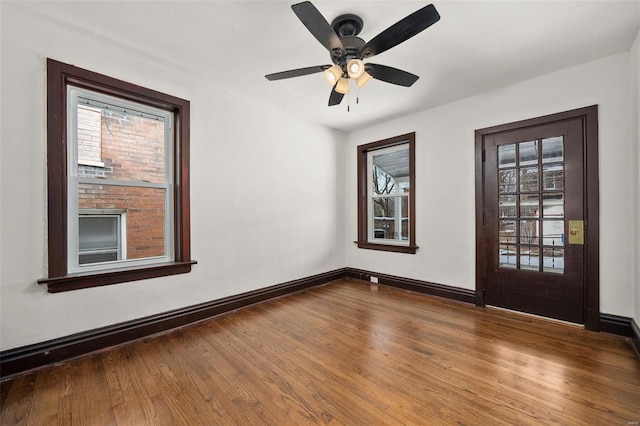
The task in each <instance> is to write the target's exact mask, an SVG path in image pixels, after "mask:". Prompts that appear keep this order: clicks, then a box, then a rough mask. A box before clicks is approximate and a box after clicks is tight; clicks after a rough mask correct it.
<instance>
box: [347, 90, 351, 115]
mask: <svg viewBox="0 0 640 426" xmlns="http://www.w3.org/2000/svg"><path fill="white" fill-rule="evenodd" d="M349 111H351V93H347V112H349Z"/></svg>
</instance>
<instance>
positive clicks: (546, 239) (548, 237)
mask: <svg viewBox="0 0 640 426" xmlns="http://www.w3.org/2000/svg"><path fill="white" fill-rule="evenodd" d="M542 244H544V245H545V246H551V247H563V246H564V220H545V221H543V222H542Z"/></svg>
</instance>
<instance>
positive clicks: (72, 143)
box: [39, 59, 196, 292]
mask: <svg viewBox="0 0 640 426" xmlns="http://www.w3.org/2000/svg"><path fill="white" fill-rule="evenodd" d="M189 110H190V105H189V101H186V100H183V99H179V98H176V97H173V96H170V95H166V94H164V93H160V92H156V91H154V90H151V89H146V88H144V87H140V86H137V85H135V84H131V83H127V82H124V81H121V80H116V79H114V78H111V77H107V76H104V75H101V74H97V73H94V72H91V71H88V70H84V69H81V68H77V67H75V66H72V65H67V64H63V63H60V62H57V61H54V60H51V59H49V60H48V61H47V179H48V244H49V257H48V260H49V263H48V269H49V274H48V278H43V279H41V280H39V282H40V283H45V284H47V286H48V289H49V291H50V292H58V291H66V290H74V289H78V288H85V287H94V286H99V285H108V284H115V283H121V282H126V281H135V280H140V279H146V278H154V277H161V276H166V275H173V274H180V273H186V272H189V271H191V265H192V264H194V263H196V262H195V261H193V260H191V258H190V230H189V228H190V226H189V224H190V219H189Z"/></svg>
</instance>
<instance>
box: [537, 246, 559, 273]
mask: <svg viewBox="0 0 640 426" xmlns="http://www.w3.org/2000/svg"><path fill="white" fill-rule="evenodd" d="M542 262H543V266H542V270H543V271H544V272H555V273H560V274H561V273H563V272H564V249H561V248H545V249H544V253H543V258H542Z"/></svg>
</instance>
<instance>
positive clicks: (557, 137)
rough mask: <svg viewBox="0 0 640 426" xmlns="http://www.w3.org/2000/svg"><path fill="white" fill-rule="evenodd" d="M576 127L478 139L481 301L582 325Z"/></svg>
mask: <svg viewBox="0 0 640 426" xmlns="http://www.w3.org/2000/svg"><path fill="white" fill-rule="evenodd" d="M583 140H584V134H583V122H582V120H581V119H571V120H565V121H559V122H554V123H550V124H542V125H537V126H533V127H526V128H521V129H515V130H511V131H505V132H501V133H496V134H492V135H487V136H485V137H484V140H483V145H484V154H483V157H484V159H483V161H484V167H483V174H484V175H483V193H484V203H483V209H484V212H483V222H484V224H483V226H484V236H485V238H484V250H485V265H484V273H485V279H484V286H485V288H484V302H485V303H486V304H488V305H494V306H500V307H504V308H508V309H514V310H518V311H523V312H529V313H533V314H537V315H542V316H546V317H551V318H557V319H561V320H565V321H570V322H575V323H584V320H585V319H584V303H585V284H584V283H585V280H584V265H585V260H584V259H585V258H584V255H585V250H584V226H583V225H584V222H583V220H584V205H585V204H584V181H583V179H584V170H583V164H584V161H583V160H584V153H583Z"/></svg>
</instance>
